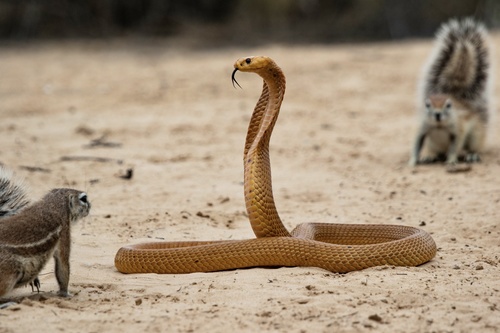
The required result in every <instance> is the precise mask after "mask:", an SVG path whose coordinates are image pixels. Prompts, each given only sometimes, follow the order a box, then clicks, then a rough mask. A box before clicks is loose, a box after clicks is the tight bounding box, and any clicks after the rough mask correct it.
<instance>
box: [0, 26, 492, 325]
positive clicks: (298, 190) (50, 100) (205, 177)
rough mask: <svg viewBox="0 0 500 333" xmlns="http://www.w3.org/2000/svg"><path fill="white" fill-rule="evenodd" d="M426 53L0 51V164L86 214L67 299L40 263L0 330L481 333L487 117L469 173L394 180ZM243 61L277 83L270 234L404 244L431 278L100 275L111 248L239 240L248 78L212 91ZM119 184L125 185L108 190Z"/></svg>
mask: <svg viewBox="0 0 500 333" xmlns="http://www.w3.org/2000/svg"><path fill="white" fill-rule="evenodd" d="M493 44H494V45H497V46H498V45H500V36H499V35H494V37H493ZM431 47H432V40H413V41H399V42H391V43H371V44H357V45H349V44H344V45H329V46H324V45H268V46H260V47H257V48H252V47H241V48H240V47H237V46H233V47H220V48H206V47H192V46H189V45H184V44H182V43H179V42H178V41H175V40H172V41H168V40H165V41H155V40H152V41H148V42H140V41H137V40H135V41H127V40H125V41H107V42H94V41H80V42H48V43H40V44H26V45H23V44H12V45H4V46H3V47H2V48H1V49H0V73H1V80H0V98H1V102H0V114H1V118H2V121H1V122H0V137H1V145H0V162H1V163H2V164H4V165H6V166H8V167H9V168H11V169H12V170H14V171H15V173H16V174H17V175H18V176H19V177H21V178H24V179H25V180H26V183H27V184H29V187H30V193H31V195H32V198H33V199H34V200H36V199H37V198H40V197H41V196H42V195H43V194H44V193H45V192H47V191H48V190H49V189H51V188H54V187H73V188H77V189H81V190H85V191H87V193H88V195H89V199H90V200H91V202H92V204H93V207H92V211H91V214H90V216H89V217H87V218H85V219H84V220H83V221H80V222H79V223H78V224H77V225H75V226H74V228H73V230H72V236H73V248H72V256H71V263H72V272H71V279H70V292H71V293H72V294H73V295H74V296H73V297H72V298H69V299H64V298H59V297H57V296H56V292H57V290H58V287H57V282H56V280H55V277H54V274H53V272H54V266H53V262H52V261H51V262H49V264H48V265H47V267H46V268H45V270H44V271H43V273H42V274H41V276H40V278H41V283H42V288H41V292H40V293H39V294H37V293H32V292H31V289H30V288H29V286H28V287H26V288H20V289H16V290H15V291H14V292H12V293H11V294H9V295H8V296H7V297H4V298H3V299H2V300H1V301H2V302H3V301H15V302H18V303H19V304H17V305H13V306H10V307H8V308H6V309H3V310H0V332H2V333H7V332H8V333H10V332H16V333H17V332H34V331H40V332H120V333H125V332H262V331H273V332H499V331H500V305H499V304H500V279H499V277H500V222H499V217H500V215H499V214H498V206H499V201H500V185H499V179H498V175H499V174H500V146H499V145H498V138H497V137H496V135H495V132H497V131H498V128H499V125H500V124H499V121H498V118H495V117H494V118H493V120H492V122H491V128H490V137H489V139H488V144H487V147H486V150H485V152H484V153H483V155H482V159H483V161H482V163H479V164H476V165H473V167H472V169H471V170H470V171H469V172H461V173H447V172H446V171H445V167H444V165H442V164H435V165H427V166H418V167H417V168H410V167H408V166H407V161H408V158H409V153H410V147H411V144H412V141H413V138H414V134H415V131H416V127H417V121H416V119H417V117H416V111H415V104H416V89H417V78H418V76H419V74H420V68H421V66H422V65H423V63H424V62H425V60H426V58H427V55H428V53H429V52H430V50H431ZM248 55H268V56H270V57H272V58H273V59H274V60H275V61H276V62H277V63H278V64H279V65H280V66H281V67H282V69H283V70H284V72H285V74H286V76H287V92H286V94H285V100H284V103H283V107H282V110H281V114H280V118H279V119H278V122H277V125H276V128H275V130H274V134H273V137H272V139H271V163H272V170H273V182H274V183H273V186H274V193H275V199H276V204H277V208H278V211H279V212H280V214H281V217H282V219H283V221H284V223H285V225H286V226H287V228H289V229H292V228H293V227H294V226H295V225H296V224H298V223H302V222H332V223H389V224H404V225H410V226H414V227H420V228H423V229H425V230H426V231H428V232H429V233H430V234H431V235H432V236H433V238H434V240H435V241H436V243H437V246H438V253H437V256H436V257H435V258H434V259H433V260H432V261H431V262H429V263H427V264H424V265H422V266H420V267H375V268H371V269H366V270H363V271H357V272H352V273H348V274H336V273H331V272H328V271H325V270H322V269H318V268H314V267H302V268H296V267H295V268H294V267H289V268H273V269H271V268H252V269H243V270H234V271H224V272H216V273H196V274H186V275H182V274H181V275H156V274H142V275H124V274H121V273H119V272H117V270H116V269H115V267H114V262H113V260H114V255H115V253H116V251H117V250H118V249H119V248H120V247H121V246H124V245H126V244H133V243H139V242H144V241H164V240H228V239H244V238H251V237H254V235H253V232H252V230H251V229H250V225H249V223H248V220H247V216H246V212H245V207H244V201H243V184H242V181H243V163H242V152H243V143H244V140H245V135H246V129H247V125H248V121H249V119H250V115H251V112H252V110H253V107H254V104H255V102H256V100H257V98H258V96H259V94H260V90H261V87H262V83H261V80H260V78H259V77H257V76H256V75H254V74H248V73H238V74H237V79H238V82H239V83H240V84H241V86H242V87H243V89H239V88H238V89H234V88H233V87H232V85H231V80H230V75H231V72H232V68H233V67H232V66H233V63H234V61H235V60H236V59H237V58H239V57H243V56H248ZM499 59H500V58H498V57H495V58H493V64H494V65H495V68H496V71H495V72H494V76H495V77H499V69H500V61H499ZM499 89H500V86H498V85H497V86H496V88H495V90H494V101H495V102H497V104H498V102H499V99H498V97H497V96H498V92H499ZM127 170H132V171H133V174H132V178H131V179H126V178H127V177H122V176H124V175H126V174H127ZM27 232H29V230H27Z"/></svg>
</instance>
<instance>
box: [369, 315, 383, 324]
mask: <svg viewBox="0 0 500 333" xmlns="http://www.w3.org/2000/svg"><path fill="white" fill-rule="evenodd" d="M368 319H370V320H373V321H376V322H377V323H381V322H382V317H380V316H379V315H378V314H373V315H371V316H369V317H368Z"/></svg>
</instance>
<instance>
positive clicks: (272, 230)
mask: <svg viewBox="0 0 500 333" xmlns="http://www.w3.org/2000/svg"><path fill="white" fill-rule="evenodd" d="M234 68H235V69H234V72H233V76H232V79H233V84H234V82H236V80H235V78H234V74H235V73H236V72H237V71H238V70H239V71H242V72H253V73H257V74H258V75H260V76H261V77H262V78H263V80H264V87H263V89H262V94H261V96H260V99H259V101H258V102H257V105H256V107H255V110H254V112H253V114H252V118H251V120H250V125H249V127H248V133H247V137H246V141H245V151H244V156H243V158H244V165H245V179H244V189H245V203H246V209H247V212H248V216H249V219H250V224H251V226H252V229H253V231H254V233H255V236H256V237H257V238H254V239H247V240H230V241H192V242H156V243H143V244H137V245H130V246H125V247H122V248H121V249H120V250H119V251H118V252H117V254H116V257H115V266H116V268H117V269H118V270H119V271H120V272H122V273H192V272H213V271H220V270H229V269H236V268H245V267H258V266H262V267H263V266H310V267H312V266H315V267H321V268H324V269H326V270H329V271H332V272H339V273H342V272H349V271H354V270H360V269H364V268H367V267H372V266H380V265H395V266H417V265H420V264H423V263H425V262H427V261H429V260H431V259H432V258H433V257H434V256H435V254H436V244H435V243H434V240H433V239H432V237H431V236H430V235H429V234H428V233H427V232H425V231H423V230H420V229H417V228H413V227H408V226H400V225H379V224H329V223H303V224H300V225H298V226H297V227H296V228H295V229H294V230H293V231H292V232H291V233H290V232H288V230H287V229H286V228H285V226H284V225H283V223H282V222H281V220H280V217H279V216H278V212H277V210H276V207H275V204H274V198H273V193H272V187H271V166H270V161H269V140H270V138H271V133H272V130H273V127H274V124H275V123H276V119H277V117H278V113H279V111H280V107H281V102H282V100H283V95H284V93H285V75H284V74H283V72H282V71H281V69H280V68H279V67H278V66H277V65H276V63H275V62H274V61H273V60H272V59H270V58H268V57H250V58H241V59H238V60H237V61H236V63H235V64H234ZM236 84H238V82H236Z"/></svg>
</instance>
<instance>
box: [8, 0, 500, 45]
mask: <svg viewBox="0 0 500 333" xmlns="http://www.w3.org/2000/svg"><path fill="white" fill-rule="evenodd" d="M454 16H474V17H476V18H478V19H480V20H482V21H484V22H485V23H486V24H487V26H488V27H489V28H490V29H492V28H496V27H498V25H499V24H500V1H498V0H459V1H457V0H438V1H436V0H405V1H401V0H337V1H331V0H183V1H169V0H0V38H1V39H2V40H4V41H9V40H32V39H69V38H71V39H74V38H82V39H86V38H92V39H96V38H116V37H131V36H132V37H140V38H142V37H169V38H179V37H181V38H192V39H194V40H198V41H203V42H204V43H209V44H212V45H213V44H231V43H234V42H238V43H239V44H245V43H247V44H260V43H263V42H266V43H268V42H291V41H293V42H302V43H307V42H313V43H337V42H353V41H360V42H361V41H372V40H390V39H401V38H408V37H427V36H431V35H433V34H434V32H435V30H436V28H437V27H438V26H439V24H440V23H442V22H443V21H445V20H447V19H448V18H450V17H454Z"/></svg>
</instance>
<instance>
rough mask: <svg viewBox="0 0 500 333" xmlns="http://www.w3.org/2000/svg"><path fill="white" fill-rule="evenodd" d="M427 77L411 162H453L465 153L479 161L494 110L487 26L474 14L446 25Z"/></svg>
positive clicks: (470, 158) (428, 65) (467, 156)
mask: <svg viewBox="0 0 500 333" xmlns="http://www.w3.org/2000/svg"><path fill="white" fill-rule="evenodd" d="M424 75H425V76H424V78H423V79H422V80H421V82H420V83H421V92H420V96H419V112H420V113H421V120H420V128H419V129H418V132H417V137H416V139H415V143H414V146H413V149H412V152H411V157H410V162H409V164H410V165H411V166H414V165H416V164H417V163H419V162H436V161H441V160H445V161H446V162H447V163H448V164H451V165H453V164H455V163H457V161H458V158H459V157H461V156H463V157H464V159H465V161H467V162H477V161H479V153H480V151H481V150H482V148H483V146H484V142H485V139H486V125H487V122H488V117H489V108H490V106H489V102H490V101H489V92H490V91H489V90H490V89H489V81H490V76H491V75H490V63H489V47H488V42H487V31H486V29H485V27H484V26H483V25H482V24H481V23H478V22H475V21H474V20H473V19H470V18H466V19H462V20H455V19H453V20H450V21H449V22H447V23H445V24H443V25H442V26H441V28H440V29H439V31H438V33H437V35H436V46H435V47H434V52H433V53H432V54H431V57H430V59H429V62H428V64H427V65H426V66H425V71H424ZM422 148H424V151H423V157H422V158H420V152H421V150H422Z"/></svg>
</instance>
